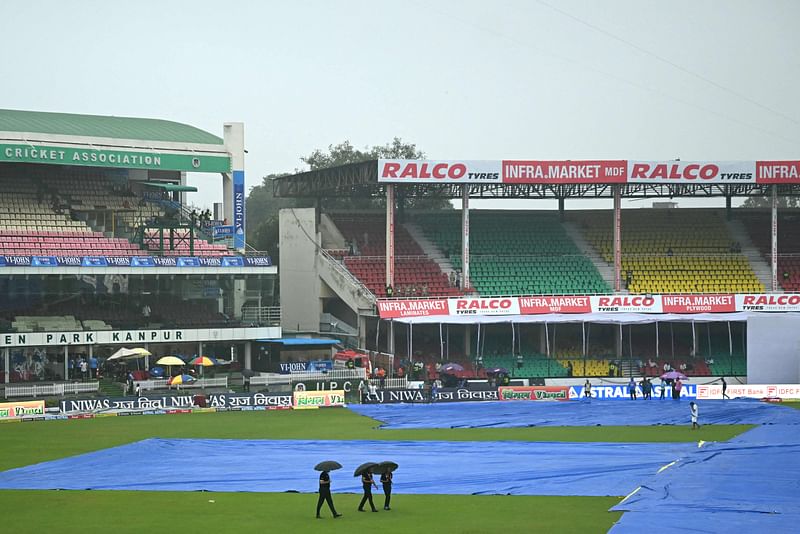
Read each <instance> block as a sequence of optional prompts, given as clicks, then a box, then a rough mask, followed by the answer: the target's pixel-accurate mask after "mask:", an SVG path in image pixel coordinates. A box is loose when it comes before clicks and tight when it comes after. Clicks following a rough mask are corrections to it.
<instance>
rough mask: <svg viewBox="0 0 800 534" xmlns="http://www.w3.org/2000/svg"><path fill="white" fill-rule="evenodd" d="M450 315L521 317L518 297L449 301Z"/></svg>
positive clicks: (467, 298) (470, 298) (466, 298)
mask: <svg viewBox="0 0 800 534" xmlns="http://www.w3.org/2000/svg"><path fill="white" fill-rule="evenodd" d="M447 305H448V307H449V309H450V315H519V313H520V311H519V299H518V298H517V297H503V298H479V297H465V298H460V299H448V301H447Z"/></svg>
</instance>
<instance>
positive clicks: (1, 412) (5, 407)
mask: <svg viewBox="0 0 800 534" xmlns="http://www.w3.org/2000/svg"><path fill="white" fill-rule="evenodd" d="M35 416H44V401H43V400H37V401H16V402H2V403H0V419H14V418H18V417H35Z"/></svg>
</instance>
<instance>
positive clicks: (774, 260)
mask: <svg viewBox="0 0 800 534" xmlns="http://www.w3.org/2000/svg"><path fill="white" fill-rule="evenodd" d="M771 233H772V292H773V293H777V292H778V185H777V184H775V185H773V186H772V231H771Z"/></svg>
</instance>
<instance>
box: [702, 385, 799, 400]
mask: <svg viewBox="0 0 800 534" xmlns="http://www.w3.org/2000/svg"><path fill="white" fill-rule="evenodd" d="M725 393H726V394H727V395H728V397H730V398H732V399H734V398H736V397H748V398H751V399H765V398H781V399H800V385H798V384H728V388H727V389H726V390H725ZM697 398H698V399H721V398H722V386H721V385H718V384H708V385H699V386H697Z"/></svg>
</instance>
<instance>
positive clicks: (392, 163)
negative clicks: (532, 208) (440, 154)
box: [378, 159, 502, 184]
mask: <svg viewBox="0 0 800 534" xmlns="http://www.w3.org/2000/svg"><path fill="white" fill-rule="evenodd" d="M501 172H502V165H501V162H500V161H475V160H447V161H446V160H408V159H380V160H378V181H379V182H383V183H399V184H403V183H425V184H430V183H456V184H485V183H501V182H502V176H501V174H500V173H501Z"/></svg>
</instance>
